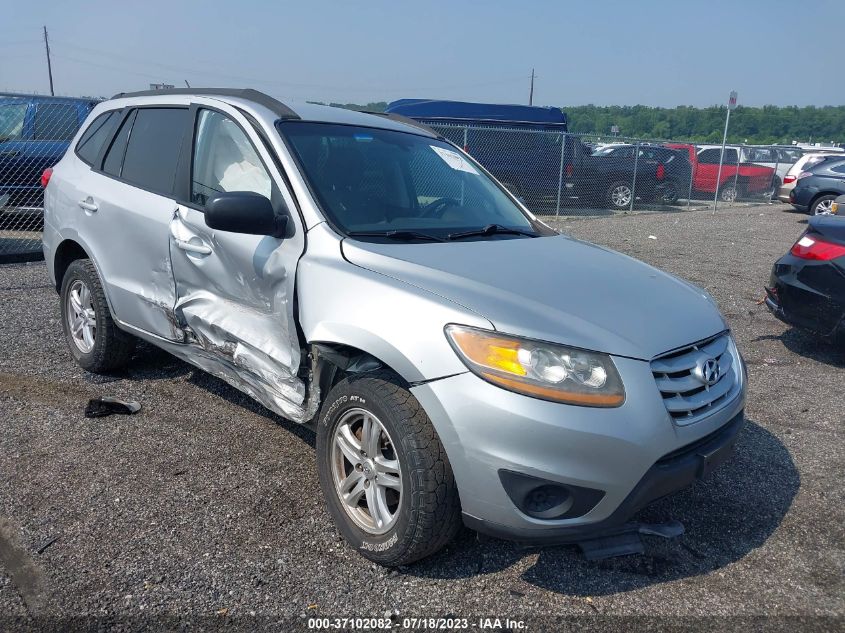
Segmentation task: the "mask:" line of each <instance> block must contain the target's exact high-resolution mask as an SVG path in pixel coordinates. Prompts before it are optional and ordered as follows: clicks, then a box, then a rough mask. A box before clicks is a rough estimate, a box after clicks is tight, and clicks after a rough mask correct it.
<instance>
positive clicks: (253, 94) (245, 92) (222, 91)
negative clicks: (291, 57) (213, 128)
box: [112, 88, 300, 119]
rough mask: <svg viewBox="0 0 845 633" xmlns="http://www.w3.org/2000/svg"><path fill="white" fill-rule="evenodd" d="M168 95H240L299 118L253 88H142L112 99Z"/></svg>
mask: <svg viewBox="0 0 845 633" xmlns="http://www.w3.org/2000/svg"><path fill="white" fill-rule="evenodd" d="M167 95H197V96H209V97H214V96H218V97H239V98H241V99H247V100H249V101H254V102H255V103H257V104H259V105H263V106H264V107H265V108H267V109H268V110H271V111H272V112H273V113H274V114H277V115H278V116H279V118H282V119H299V118H300V116H299V115H298V114H297V113H296V112H294V111H293V110H292V109H291V108H290V107H288V106H287V105H285V104H284V103H282V102H281V101H279V100H278V99H274V98H273V97H271V96H270V95H267V94H264V93H263V92H259V91H258V90H253V89H252V88H166V89H164V90H141V91H140V92H118V93H117V94H116V95H114V96H113V97H112V99H123V98H125V97H158V96H167Z"/></svg>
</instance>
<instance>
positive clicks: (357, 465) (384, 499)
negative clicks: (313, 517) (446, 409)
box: [331, 408, 402, 534]
mask: <svg viewBox="0 0 845 633" xmlns="http://www.w3.org/2000/svg"><path fill="white" fill-rule="evenodd" d="M331 466H332V478H333V480H334V487H335V491H336V492H337V495H338V497H339V498H340V502H341V505H342V506H343V509H344V510H345V511H346V513H347V515H349V517H350V518H351V519H352V520H353V521H354V522H355V524H356V525H357V526H358V527H359V528H361V529H362V530H364V531H365V532H368V533H370V534H384V533H385V532H387V531H388V530H390V529H391V528H392V527H393V525H394V524H395V523H396V520H397V519H398V518H399V509H400V505H401V501H402V473H401V470H400V467H399V457H398V454H397V452H396V450H395V448H394V444H393V440H392V439H391V438H390V434H389V433H388V432H387V429H386V428H385V427H384V425H383V424H382V423H381V421H380V420H379V419H378V418H377V417H376V416H375V415H374V414H373V413H372V412H370V411H367V410H366V409H361V408H355V409H350V410H349V411H347V412H346V413H345V414H344V415H343V417H342V418H341V419H340V421H339V422H338V424H337V427H336V428H335V431H334V436H333V438H332V463H331Z"/></svg>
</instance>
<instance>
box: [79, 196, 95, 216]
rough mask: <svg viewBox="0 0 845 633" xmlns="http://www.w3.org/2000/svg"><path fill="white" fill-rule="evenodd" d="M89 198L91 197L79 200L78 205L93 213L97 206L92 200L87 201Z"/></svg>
mask: <svg viewBox="0 0 845 633" xmlns="http://www.w3.org/2000/svg"><path fill="white" fill-rule="evenodd" d="M89 200H91V198H86V199H85V200H80V201H79V206H80V207H81V208H83V209H85V210H86V211H90V212H91V213H94V212H95V211H96V210H97V209H99V207H98V206H97V205H96V204H94V203H93V202H89Z"/></svg>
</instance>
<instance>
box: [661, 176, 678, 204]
mask: <svg viewBox="0 0 845 633" xmlns="http://www.w3.org/2000/svg"><path fill="white" fill-rule="evenodd" d="M678 197H679V196H678V184H677V183H675V182H673V181H671V180H670V181H668V182H667V183H666V184H665V185H663V192H662V193H661V194H660V195H659V196H657V201H658V202H659V203H661V204H675V203H676V202H677V201H678Z"/></svg>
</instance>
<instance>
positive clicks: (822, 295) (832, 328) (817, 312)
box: [766, 198, 845, 342]
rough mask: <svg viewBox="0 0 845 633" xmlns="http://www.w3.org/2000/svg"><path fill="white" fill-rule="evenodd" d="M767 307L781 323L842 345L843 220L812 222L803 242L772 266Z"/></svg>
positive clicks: (826, 218) (844, 293) (824, 218)
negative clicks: (835, 339) (833, 339)
mask: <svg viewBox="0 0 845 633" xmlns="http://www.w3.org/2000/svg"><path fill="white" fill-rule="evenodd" d="M843 200H845V198H843ZM766 306H767V307H768V308H769V310H771V311H772V313H773V314H774V315H775V316H776V317H778V318H779V319H780V320H782V321H784V322H785V323H789V324H790V325H794V326H796V327H798V328H801V329H805V330H809V331H811V332H815V333H817V334H820V335H822V336H826V337H835V338H837V339H839V341H840V342H841V341H842V340H843V336H845V217H839V216H835V215H830V216H819V217H814V218H810V221H809V226H808V228H807V230H806V231H805V232H804V234H803V235H802V236H801V238H800V239H799V240H798V241H797V242H796V243H795V245H794V246H793V247H792V248H791V249H790V251H789V253H787V254H786V255H784V256H783V257H781V258H780V259H779V260H778V261H777V262H776V263H775V265H774V268H773V269H772V275H771V279H770V280H769V285H768V286H767V287H766Z"/></svg>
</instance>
